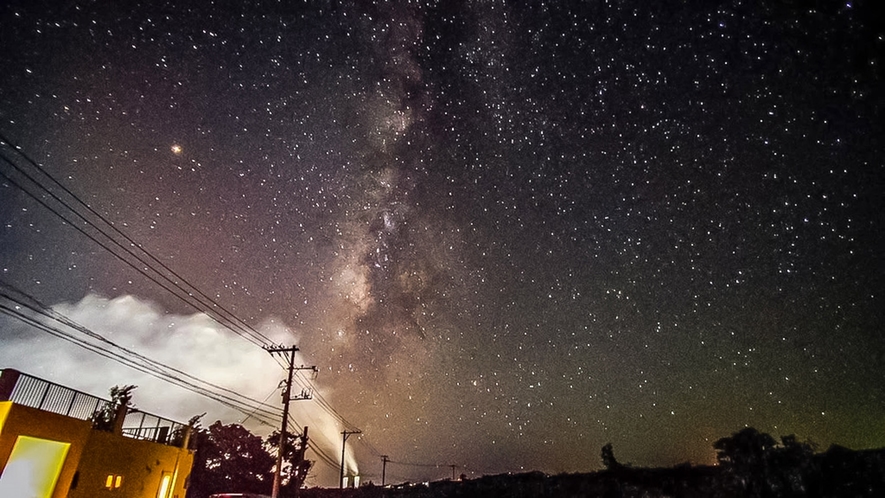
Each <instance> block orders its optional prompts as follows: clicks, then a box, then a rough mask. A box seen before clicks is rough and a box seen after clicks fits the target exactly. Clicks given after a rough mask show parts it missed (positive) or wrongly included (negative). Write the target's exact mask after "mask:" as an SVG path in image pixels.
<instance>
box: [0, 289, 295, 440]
mask: <svg viewBox="0 0 885 498" xmlns="http://www.w3.org/2000/svg"><path fill="white" fill-rule="evenodd" d="M0 284H2V286H3V287H4V288H7V289H8V288H12V287H11V286H9V285H8V284H5V283H3V282H0ZM12 289H14V288H12ZM15 291H16V293H20V291H18V290H15ZM0 297H3V298H5V299H6V300H7V301H11V302H12V303H15V304H16V305H18V306H9V305H6V304H0V312H2V313H4V314H6V315H9V316H11V317H13V318H17V319H19V320H21V321H22V322H24V323H27V324H29V325H31V326H34V327H35V328H37V329H39V330H42V331H44V332H47V333H49V334H51V335H54V336H56V337H58V338H60V339H63V340H65V341H68V342H71V343H72V344H75V345H77V346H80V347H82V348H84V349H86V350H88V351H91V352H93V353H96V354H98V355H100V356H103V357H105V358H108V359H111V360H113V361H116V362H118V363H120V364H123V365H125V366H128V367H130V368H133V369H135V370H138V371H140V372H142V373H146V374H148V375H151V376H154V377H156V378H158V379H161V380H164V381H166V382H169V383H171V384H174V385H177V386H179V387H182V388H184V389H187V390H189V391H191V392H194V393H196V394H200V395H201V396H204V397H206V398H209V399H212V400H213V401H217V402H219V403H221V404H223V405H225V406H228V407H230V408H233V409H235V410H237V411H240V412H242V413H250V412H251V413H252V414H253V415H252V416H254V418H255V419H256V420H258V421H259V422H261V423H263V424H267V425H271V422H272V421H274V420H278V419H279V416H278V415H276V414H275V413H274V412H272V411H270V410H266V409H264V408H262V406H264V403H262V402H258V401H256V400H253V399H250V398H247V397H245V396H242V395H240V394H238V393H236V392H235V391H232V390H230V389H227V388H224V387H221V386H218V385H216V384H213V383H211V382H208V381H204V380H202V379H199V378H197V377H195V376H193V375H190V374H188V373H186V372H183V371H181V370H179V369H176V368H174V367H171V366H168V365H165V364H163V363H160V362H157V361H155V360H152V359H150V358H147V357H145V356H143V355H140V354H138V353H135V352H134V351H131V350H129V349H127V348H125V347H122V346H120V345H118V344H116V343H114V342H113V341H110V340H108V339H107V338H105V337H103V336H101V335H100V334H98V333H96V332H93V331H91V330H89V329H88V328H86V327H84V326H82V325H80V324H78V323H76V322H74V321H73V320H70V319H69V318H67V317H64V316H63V315H61V314H59V313H57V312H55V311H52V310H47V309H46V308H45V307H44V306H43V305H42V304H40V303H39V301H37V300H36V299H34V298H32V297H30V296H28V298H29V299H27V300H25V299H22V298H21V297H19V298H16V297H15V296H13V295H10V294H9V292H8V291H0ZM29 300H30V301H32V302H28V301H29ZM25 310H29V311H30V312H32V313H34V314H36V315H37V316H39V317H44V318H48V319H49V320H52V321H54V322H55V323H58V324H60V325H63V326H66V327H68V328H71V329H74V330H76V331H78V332H80V333H82V334H84V335H86V336H87V337H90V338H92V339H93V340H96V341H99V344H96V343H92V342H89V341H86V340H84V339H82V338H78V337H75V336H74V335H72V334H71V333H69V332H66V331H64V330H62V329H60V328H58V327H53V326H51V325H49V324H47V323H44V322H42V321H41V320H39V319H38V318H36V317H35V316H30V315H28V314H27V313H26V312H25ZM102 344H104V346H102ZM107 346H110V347H112V348H114V349H116V350H117V352H114V351H112V350H110V349H108V347H107ZM121 353H122V354H121ZM170 372H171V373H170ZM174 374H178V375H181V376H182V377H185V378H186V379H191V380H192V381H188V380H186V379H185V378H179V377H176V376H175V375H174ZM200 384H202V385H200ZM207 386H208V387H207ZM213 390H215V391H213ZM226 393H230V394H226Z"/></svg>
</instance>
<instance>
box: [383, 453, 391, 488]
mask: <svg viewBox="0 0 885 498" xmlns="http://www.w3.org/2000/svg"><path fill="white" fill-rule="evenodd" d="M389 461H390V458H388V457H387V455H381V487H382V488H383V487H384V477H385V475H386V474H387V462H389Z"/></svg>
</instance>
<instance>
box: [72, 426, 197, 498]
mask: <svg viewBox="0 0 885 498" xmlns="http://www.w3.org/2000/svg"><path fill="white" fill-rule="evenodd" d="M193 461H194V456H193V453H192V452H190V451H188V450H186V449H182V448H176V447H174V446H167V445H164V444H159V443H154V442H150V441H139V440H136V439H131V438H127V437H122V436H117V435H115V434H112V433H110V432H104V431H92V436H91V437H90V438H89V441H88V442H87V443H86V448H85V449H84V451H83V457H82V458H81V459H80V476H79V479H78V482H77V487H76V488H74V489H71V491H70V494H69V495H68V498H103V497H107V498H166V497H158V494H157V493H158V491H159V490H160V484H161V481H162V478H163V475H164V473H167V474H168V475H169V476H170V478H171V480H170V484H172V489H171V490H170V492H169V494H168V495H166V496H167V497H168V498H176V497H177V498H184V492H185V489H184V483H185V480H186V478H187V477H188V476H189V475H190V469H191V465H193ZM176 468H177V469H179V471H178V474H177V475H176ZM108 476H121V477H122V480H121V483H120V487H119V488H116V489H108V488H107V487H106V484H107V478H108Z"/></svg>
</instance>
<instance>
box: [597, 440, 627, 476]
mask: <svg viewBox="0 0 885 498" xmlns="http://www.w3.org/2000/svg"><path fill="white" fill-rule="evenodd" d="M602 465H604V466H605V468H606V469H608V470H617V469H620V468H623V467H624V466H623V465H621V463H620V462H618V459H617V458H615V450H614V449H613V448H612V444H611V443H608V444H606V445H605V446H603V447H602Z"/></svg>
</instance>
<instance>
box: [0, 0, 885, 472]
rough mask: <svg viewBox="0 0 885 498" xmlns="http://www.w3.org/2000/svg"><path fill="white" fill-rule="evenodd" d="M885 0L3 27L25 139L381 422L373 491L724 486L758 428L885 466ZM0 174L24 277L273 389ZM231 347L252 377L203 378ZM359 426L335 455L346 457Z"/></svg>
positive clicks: (234, 15) (141, 13) (236, 347)
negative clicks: (643, 468) (585, 484)
mask: <svg viewBox="0 0 885 498" xmlns="http://www.w3.org/2000/svg"><path fill="white" fill-rule="evenodd" d="M812 3H814V2H812ZM868 3H869V4H871V2H849V3H844V2H843V3H833V4H824V3H820V4H819V5H813V6H806V5H802V6H800V5H798V4H794V3H790V2H782V3H778V2H766V3H764V4H759V5H757V4H755V3H747V2H740V1H735V2H728V3H721V4H719V5H714V4H710V5H703V6H688V5H685V4H683V3H680V2H657V3H655V4H654V5H647V2H645V3H643V2H588V3H572V2H537V3H536V4H535V5H533V6H530V7H525V6H520V5H517V4H514V3H506V2H494V1H490V2H469V1H465V2H391V3H376V4H372V3H369V2H358V6H352V5H350V3H349V2H325V3H324V2H312V3H310V4H305V5H302V4H298V5H290V4H286V5H279V4H276V3H272V2H258V3H257V4H255V5H250V6H230V7H222V6H220V5H212V4H211V3H210V4H209V5H207V6H200V7H191V8H188V7H182V6H177V5H175V3H174V2H165V3H164V2H141V3H134V4H132V5H126V6H122V5H116V4H114V5H110V4H108V5H105V4H101V3H96V2H86V1H84V2H67V3H65V5H61V6H58V7H46V6H36V5H32V4H31V3H29V2H11V3H10V2H7V3H5V4H4V5H3V6H2V7H0V19H2V25H3V29H2V32H0V47H2V48H3V50H2V52H0V134H2V135H3V136H5V137H7V138H8V139H9V140H10V141H12V142H14V143H15V144H16V145H18V146H20V147H21V150H23V151H24V152H25V153H27V154H28V155H29V156H30V157H32V158H34V159H35V160H36V161H37V162H39V163H40V164H41V165H42V166H43V167H44V168H45V169H46V170H47V171H48V172H49V173H50V174H51V175H53V177H55V178H56V179H58V180H59V181H60V182H61V183H63V184H64V185H65V187H66V188H68V189H70V190H71V191H72V192H74V193H75V194H76V195H77V196H78V197H80V198H81V199H83V200H84V201H85V202H86V203H88V204H89V205H90V206H91V207H92V208H93V209H95V210H96V211H97V212H98V213H100V214H101V215H102V216H104V217H106V218H107V219H108V220H109V221H110V222H112V223H113V224H114V226H116V227H118V228H119V229H120V230H122V231H124V232H125V233H126V234H127V235H129V236H130V237H132V238H133V239H134V240H135V241H137V242H138V243H139V244H141V245H142V246H143V247H144V248H145V249H147V250H148V251H150V252H151V253H152V254H154V255H155V256H156V257H157V258H158V259H160V260H161V261H162V262H163V263H164V264H166V265H168V266H169V267H170V268H173V269H174V270H175V271H176V272H178V273H179V274H180V275H181V276H182V277H184V278H186V279H187V280H188V281H190V282H192V283H193V284H194V285H196V287H198V288H199V289H200V290H202V291H203V292H205V293H206V294H207V295H210V296H211V297H212V298H213V299H215V300H216V301H217V302H218V303H220V304H221V305H223V306H225V307H226V308H227V309H229V310H231V311H232V312H233V313H235V314H236V315H237V316H238V317H240V318H242V319H243V320H244V321H246V322H247V323H249V324H251V325H254V326H256V327H270V329H269V330H273V331H274V332H273V334H271V337H273V338H274V340H279V341H282V342H296V341H297V343H298V346H299V347H300V348H301V357H300V358H299V359H301V360H303V361H304V362H306V363H310V364H316V365H317V366H318V367H319V371H320V372H319V376H318V378H317V381H316V382H317V389H318V390H319V392H322V393H325V397H326V399H327V400H328V401H329V403H330V404H331V405H332V406H333V407H334V408H335V410H337V411H338V412H339V413H340V414H342V415H343V416H344V417H346V418H347V420H348V421H350V422H351V423H352V424H354V425H355V426H357V427H359V428H360V429H361V430H362V431H363V434H362V436H361V437H362V439H357V438H355V439H353V440H351V441H352V443H348V444H352V451H353V456H354V459H355V461H357V462H359V468H360V472H361V473H363V475H364V479H375V480H378V479H379V476H380V455H381V454H386V455H389V456H390V458H391V460H392V461H393V462H398V463H392V464H391V465H390V467H389V468H388V474H387V475H388V478H389V479H394V480H403V481H404V480H412V481H414V480H418V479H438V478H443V477H445V476H447V475H450V474H449V473H450V472H451V469H450V468H449V467H448V465H450V464H455V465H458V466H459V467H460V468H461V471H463V472H464V473H466V474H468V475H480V474H483V473H489V472H505V471H520V470H541V471H545V472H563V471H568V472H574V471H585V470H592V469H595V468H598V467H599V465H600V461H599V449H600V448H601V447H602V446H603V445H604V444H606V443H608V442H611V443H613V447H614V450H615V453H616V454H617V457H618V459H619V460H621V461H626V462H632V463H634V464H636V465H671V464H675V463H679V462H683V461H692V462H695V463H709V462H712V461H713V450H712V442H713V441H715V440H716V439H718V438H719V437H723V436H725V435H728V434H730V433H732V432H735V431H737V430H739V429H740V428H742V427H744V426H753V427H756V428H757V429H759V430H762V431H765V432H769V433H772V434H774V435H782V434H784V435H785V434H790V433H795V434H796V435H797V436H798V437H799V438H800V439H802V440H805V439H811V440H813V441H815V442H816V443H818V445H819V446H820V447H821V449H825V448H826V447H827V446H829V445H830V444H833V443H836V444H842V445H846V446H849V447H854V448H867V447H875V446H883V445H885V435H883V432H882V430H881V427H882V426H883V423H885V418H883V411H882V410H881V407H882V406H883V405H882V404H883V397H885V391H883V388H882V383H881V368H880V366H881V365H882V363H883V361H885V341H883V340H882V338H881V334H880V332H881V327H882V318H883V311H882V310H885V303H883V299H882V294H881V289H882V288H883V261H882V256H881V254H882V251H881V248H882V247H885V241H883V237H882V233H883V230H882V227H881V224H882V214H881V213H882V211H883V210H882V193H881V189H882V185H883V184H885V178H883V171H885V170H883V164H882V158H883V157H885V150H883V144H885V136H883V130H882V123H883V122H885V119H883V112H882V111H883V101H882V88H885V85H883V80H882V67H883V63H885V61H883V60H882V57H881V54H882V53H885V46H883V45H885V35H883V31H882V28H881V26H880V24H876V21H875V19H876V17H875V16H874V15H872V11H873V10H875V9H874V8H873V7H872V6H871V5H868ZM2 152H3V154H4V156H6V157H9V158H14V157H15V156H14V153H13V152H12V149H11V148H10V147H9V146H8V145H4V146H3V149H2ZM15 161H17V162H18V163H19V164H24V163H23V162H22V160H21V159H20V158H19V159H15ZM0 171H2V172H3V174H4V177H3V178H0V219H2V221H3V225H2V227H0V277H2V280H3V282H5V283H8V284H10V285H14V286H15V287H16V288H18V289H21V290H23V291H25V292H26V293H28V294H30V295H33V296H34V297H36V298H38V299H40V300H41V301H42V302H44V303H50V304H58V309H61V310H67V311H70V312H71V313H74V314H76V315H77V316H82V317H84V319H85V320H92V322H90V323H95V326H100V324H101V323H104V324H108V326H110V324H116V325H115V326H117V327H119V324H120V323H121V322H120V321H117V318H113V319H111V318H112V317H108V316H107V315H105V314H104V313H111V311H113V310H117V311H115V312H117V313H123V312H131V313H137V312H138V310H144V309H150V310H153V311H152V312H151V313H156V314H157V317H153V315H151V314H150V313H147V312H138V313H140V314H138V316H134V317H133V320H134V321H135V322H137V323H138V324H140V325H139V327H137V328H136V327H134V328H133V331H132V333H131V335H132V337H133V341H135V342H136V343H137V344H140V345H141V346H142V347H144V348H146V350H147V351H150V352H151V353H152V354H157V355H161V356H162V357H158V358H157V360H159V361H163V362H168V363H170V364H176V365H177V364H181V365H188V364H190V365H193V366H194V368H198V367H199V368H200V369H201V370H200V371H201V372H206V375H218V378H217V379H216V380H218V382H232V383H238V384H237V385H238V387H237V388H238V389H243V390H244V392H245V391H248V394H249V395H250V396H252V397H253V398H257V399H264V398H265V396H267V393H268V392H270V391H272V390H273V388H274V387H276V380H275V379H273V378H272V377H273V375H274V373H273V372H275V371H276V372H278V373H280V372H279V367H278V365H276V364H275V363H274V362H273V360H272V359H271V358H270V356H269V355H266V353H263V352H262V351H260V349H258V350H257V352H258V353H261V354H264V355H265V356H266V357H267V362H268V363H267V365H265V366H264V367H261V368H259V367H257V366H256V363H255V362H256V361H258V360H257V359H258V358H260V357H261V355H257V354H256V349H257V348H256V347H255V346H254V345H253V344H249V343H248V342H246V341H242V340H240V339H239V338H238V337H237V336H235V335H234V334H233V333H231V332H228V331H224V330H221V328H220V327H219V328H218V330H213V331H207V330H205V329H202V328H198V329H194V328H193V327H194V326H195V325H194V324H197V325H199V326H200V327H202V326H203V325H204V324H205V323H206V322H205V320H204V319H205V317H202V315H199V314H197V315H194V310H193V309H192V308H189V307H187V306H186V305H184V304H183V303H182V302H181V301H180V300H178V299H176V298H174V297H173V296H170V295H169V293H167V292H165V291H164V290H163V289H162V288H160V287H158V286H157V285H155V284H153V283H152V282H150V281H148V280H146V279H145V278H144V277H143V276H142V275H140V274H139V273H138V272H136V271H134V270H132V269H131V268H128V267H126V266H125V265H123V264H121V263H120V262H119V261H118V260H117V259H115V258H114V257H112V256H111V255H109V254H108V253H107V252H106V251H105V250H103V249H102V248H101V247H99V246H98V245H96V244H95V243H93V242H92V241H90V240H88V239H87V238H85V237H83V236H82V235H81V234H80V233H78V232H77V231H76V230H74V229H72V227H71V226H70V224H64V223H62V222H60V221H59V220H58V219H57V218H55V217H54V216H53V215H52V213H50V212H49V211H48V210H46V209H45V208H44V207H43V206H41V205H40V204H38V203H37V202H35V201H34V200H33V199H32V198H30V197H28V196H27V195H26V194H24V193H23V192H22V191H21V190H20V189H19V188H18V187H17V186H16V182H22V181H23V180H22V178H21V177H20V176H16V175H17V173H16V172H15V171H14V170H13V168H12V167H11V166H10V165H9V164H8V163H5V162H4V163H2V164H0ZM126 310H128V311H126ZM111 314H113V313H111ZM114 316H116V315H114ZM162 316H166V317H167V318H160V317H162ZM102 317H103V318H102ZM3 319H4V320H7V321H4V322H3V326H4V330H5V331H6V334H7V337H6V338H5V339H6V341H7V344H8V345H9V346H10V348H8V350H13V349H14V350H15V351H26V350H28V348H34V347H35V345H40V348H56V347H57V348H58V349H57V351H59V353H58V355H60V356H59V357H58V358H65V361H66V362H77V363H73V365H74V367H71V366H70V365H65V366H64V367H62V366H61V365H60V364H53V360H51V359H50V358H51V355H48V354H46V355H41V356H40V358H41V359H40V361H35V362H33V363H31V362H26V361H23V360H22V359H21V355H20V354H19V355H13V354H6V355H0V360H2V361H0V363H4V364H12V366H16V367H17V368H21V369H23V370H25V371H31V372H32V373H34V374H36V375H39V376H43V377H46V378H50V379H51V380H56V381H60V382H62V383H70V378H71V376H70V373H69V372H71V371H72V368H73V369H74V370H76V368H77V366H78V365H80V363H82V362H84V361H89V360H86V359H84V358H86V357H85V356H84V355H83V354H81V353H77V354H73V353H62V352H61V351H62V350H63V348H65V347H67V346H65V345H64V344H61V343H55V342H51V341H53V340H54V339H52V338H49V337H48V336H46V335H45V334H43V333H41V332H39V331H36V330H34V331H29V330H28V329H27V327H23V326H22V325H20V324H13V323H12V322H11V319H9V318H3ZM150 324H156V325H157V326H159V325H162V327H163V328H165V329H167V332H165V333H161V332H160V331H157V333H156V335H155V336H150V332H149V331H150V330H151V329H150V326H151V325H150ZM283 329H287V330H288V331H289V332H280V330H283ZM194 330H199V334H197V336H195V337H194V338H192V339H193V340H192V341H185V342H187V343H188V344H192V345H193V347H192V348H189V349H191V350H190V351H188V350H187V349H182V348H175V347H172V346H171V345H170V344H169V343H170V342H175V341H177V340H178V339H177V338H178V337H184V336H179V335H177V334H190V333H196V332H193V331H194ZM109 333H110V332H109ZM216 333H217V334H218V335H215V334H216ZM114 337H115V338H117V339H119V340H123V339H125V337H126V334H125V333H124V332H122V331H119V330H118V331H117V332H115V335H114ZM151 337H153V338H151ZM188 337H189V336H188ZM207 337H220V338H219V339H218V340H219V341H224V342H223V344H225V345H226V347H225V349H224V350H225V351H229V353H230V356H225V359H224V361H225V362H226V363H229V364H232V365H242V371H240V372H239V375H238V376H235V377H234V378H233V379H232V378H230V377H229V376H226V375H221V374H220V373H218V372H217V370H213V369H212V368H210V367H212V366H213V361H214V359H213V358H212V357H210V356H209V355H208V354H207V355H199V354H194V352H193V351H192V350H193V349H200V348H202V347H203V346H200V345H201V344H206V343H205V342H203V341H205V340H206V338H207ZM222 337H223V339H222ZM32 341H33V342H32ZM219 344H222V342H219ZM227 345H229V348H230V349H227V347H228V346H227ZM12 346H14V347H12ZM210 349H211V350H212V351H214V353H212V356H219V355H220V353H218V348H210ZM47 351H49V349H47ZM52 351H56V349H52ZM207 351H208V350H207ZM238 357H241V358H242V360H241V361H237V360H236V359H235V358H238ZM102 368H104V367H102ZM115 372H116V371H115ZM213 372H214V373H213ZM250 372H252V373H251V376H250ZM256 372H260V374H259V373H256ZM97 375H98V378H96V379H87V378H85V377H84V378H83V380H82V382H83V383H84V385H83V386H76V385H74V386H72V387H77V388H82V389H86V388H87V387H88V388H89V389H94V386H96V385H97V384H100V383H107V379H106V378H105V377H104V376H102V375H101V373H98V374H97ZM115 375H117V374H116V373H115ZM119 375H125V374H123V373H121V374H119ZM281 376H282V373H280V377H281ZM269 377H270V378H269ZM243 379H245V380H247V382H245V385H249V386H251V387H249V388H243V387H241V384H239V382H242V381H243ZM208 380H213V379H208ZM249 380H251V382H248V381H249ZM97 381H100V382H97ZM130 382H132V381H129V380H127V379H120V380H119V382H118V383H121V384H123V383H130ZM139 382H141V381H140V380H139ZM155 392H157V391H155V390H149V391H147V392H146V393H145V396H147V395H149V394H153V393H155ZM98 394H100V392H99V393H98ZM187 399H188V401H187V402H186V403H185V402H182V403H181V406H182V407H187V409H194V410H203V411H209V412H210V414H209V415H208V417H212V416H216V417H222V416H223V417H232V415H231V414H230V413H228V412H224V411H219V410H218V409H217V407H215V408H213V404H212V402H210V401H206V400H200V399H199V397H197V401H194V400H193V399H192V398H187ZM145 402H146V403H147V400H145ZM200 403H205V407H206V408H201V407H202V406H203V405H200ZM310 403H311V402H299V403H298V404H296V405H297V406H296V410H300V411H301V414H302V416H303V417H308V414H310V413H313V412H319V411H321V410H320V409H319V408H318V407H316V406H315V405H311V404H310ZM177 413H178V412H176V416H179V415H177ZM215 413H217V414H218V415H213V414H215ZM181 416H183V417H184V418H187V417H188V415H187V414H183V415H181ZM296 417H298V412H297V411H296ZM305 420H306V419H305ZM226 421H230V422H232V421H235V420H233V419H230V420H226ZM209 422H210V423H211V421H209ZM311 423H313V422H311ZM318 423H319V422H318ZM264 429H266V428H261V427H257V428H256V430H264ZM341 430H343V427H337V426H334V424H332V425H329V426H327V427H324V428H323V431H324V432H327V433H328V434H325V439H324V442H323V443H322V444H323V445H325V446H326V451H327V452H328V453H329V454H331V455H337V454H339V453H338V452H340V447H339V446H336V444H339V443H340V439H337V438H339V437H340V436H339V432H340V431H341ZM311 433H313V430H311ZM318 434H319V433H318ZM317 437H318V441H319V440H320V436H319V435H318V436H317ZM408 464H420V465H408ZM435 465H440V467H436V466H435ZM317 467H318V469H317V472H318V474H317V477H316V478H315V480H314V484H319V485H334V484H335V479H336V478H337V473H336V472H337V469H334V468H326V467H331V466H328V465H325V463H324V462H319V463H318V464H317Z"/></svg>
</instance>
